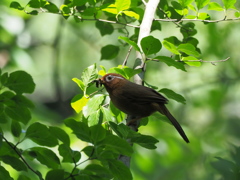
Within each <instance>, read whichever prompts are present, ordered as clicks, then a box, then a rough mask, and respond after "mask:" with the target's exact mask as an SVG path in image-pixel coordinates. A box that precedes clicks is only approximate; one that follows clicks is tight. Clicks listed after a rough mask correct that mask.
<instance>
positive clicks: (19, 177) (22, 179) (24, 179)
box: [17, 174, 31, 180]
mask: <svg viewBox="0 0 240 180" xmlns="http://www.w3.org/2000/svg"><path fill="white" fill-rule="evenodd" d="M17 180H31V179H30V178H29V177H27V176H25V175H23V174H20V175H19V176H18V179H17Z"/></svg>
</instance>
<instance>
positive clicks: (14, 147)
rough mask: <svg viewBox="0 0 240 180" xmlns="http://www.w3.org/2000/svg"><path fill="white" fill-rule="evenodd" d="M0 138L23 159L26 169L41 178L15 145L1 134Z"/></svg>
mask: <svg viewBox="0 0 240 180" xmlns="http://www.w3.org/2000/svg"><path fill="white" fill-rule="evenodd" d="M1 136H2V138H3V139H4V141H5V142H6V143H7V144H8V145H9V146H10V147H11V148H12V149H13V150H14V151H15V152H16V154H17V155H18V156H19V158H20V159H21V160H22V161H23V163H24V164H25V165H26V166H27V167H28V169H30V170H31V171H32V172H33V173H34V174H36V175H37V176H38V177H39V179H42V177H41V174H39V172H37V171H35V170H34V169H33V168H32V167H31V166H30V165H29V164H28V162H27V161H26V160H25V159H24V158H23V157H22V154H21V153H20V152H18V150H17V147H16V146H13V145H12V144H11V143H10V142H9V141H8V140H7V139H6V138H5V137H4V136H3V134H1ZM42 180H43V179H42Z"/></svg>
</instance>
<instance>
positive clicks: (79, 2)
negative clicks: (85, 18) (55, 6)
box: [72, 0, 87, 6]
mask: <svg viewBox="0 0 240 180" xmlns="http://www.w3.org/2000/svg"><path fill="white" fill-rule="evenodd" d="M86 2H87V0H81V1H79V0H72V3H73V6H82V5H84V4H86Z"/></svg>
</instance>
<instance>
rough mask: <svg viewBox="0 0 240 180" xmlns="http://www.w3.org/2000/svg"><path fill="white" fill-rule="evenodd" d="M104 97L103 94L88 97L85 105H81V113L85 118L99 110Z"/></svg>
mask: <svg viewBox="0 0 240 180" xmlns="http://www.w3.org/2000/svg"><path fill="white" fill-rule="evenodd" d="M104 99H105V96H104V95H102V94H97V95H95V96H93V97H92V98H90V100H89V101H88V102H87V105H86V106H84V107H83V115H84V116H85V117H86V118H87V117H88V116H90V115H91V114H93V113H95V112H96V111H97V110H99V109H100V106H101V104H102V102H103V100H104Z"/></svg>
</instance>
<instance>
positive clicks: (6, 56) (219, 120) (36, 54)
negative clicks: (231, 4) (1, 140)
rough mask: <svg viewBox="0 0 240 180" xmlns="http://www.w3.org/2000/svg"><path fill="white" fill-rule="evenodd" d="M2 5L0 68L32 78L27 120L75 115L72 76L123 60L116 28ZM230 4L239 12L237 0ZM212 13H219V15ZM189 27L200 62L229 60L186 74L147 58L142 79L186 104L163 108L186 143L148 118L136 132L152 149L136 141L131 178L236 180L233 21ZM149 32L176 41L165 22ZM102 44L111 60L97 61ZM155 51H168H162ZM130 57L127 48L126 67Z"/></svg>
mask: <svg viewBox="0 0 240 180" xmlns="http://www.w3.org/2000/svg"><path fill="white" fill-rule="evenodd" d="M19 2H20V3H21V2H22V3H23V4H26V3H27V1H26V0H21V1H19ZM53 2H54V3H56V4H57V5H60V4H61V3H62V2H60V1H58V0H55V1H53ZM9 5H10V1H9V0H1V3H0V66H1V68H3V71H5V72H6V71H7V72H12V71H14V70H18V69H21V70H25V71H27V72H28V73H30V74H31V75H32V76H33V79H34V81H35V83H36V90H35V92H34V93H33V94H32V95H30V98H31V99H32V100H33V101H34V103H35V105H36V108H35V109H34V114H33V119H34V120H35V121H42V122H44V123H47V124H58V125H60V126H61V125H62V124H63V120H64V119H65V118H66V117H69V116H72V115H74V112H73V110H72V108H71V107H70V101H71V98H72V97H73V96H74V95H76V94H77V93H79V88H78V87H77V86H76V84H75V83H74V82H73V81H72V80H71V79H72V78H74V77H78V78H79V77H80V75H81V73H82V71H83V69H85V68H86V67H88V66H90V65H91V64H93V63H97V65H98V66H99V65H103V66H105V67H106V69H108V68H110V67H113V66H117V65H119V64H122V62H123V60H124V58H125V56H126V53H127V51H128V48H129V46H126V47H125V46H122V45H121V43H120V41H119V40H118V36H119V35H121V34H120V33H119V32H118V30H119V29H118V28H120V26H118V25H116V26H114V28H115V31H114V33H113V34H111V35H106V36H101V34H100V32H99V31H98V30H97V29H96V27H95V22H94V21H84V22H81V23H76V22H75V21H74V20H73V19H71V18H69V19H68V20H65V19H64V18H63V17H61V16H59V15H53V14H48V13H42V14H39V15H37V16H31V15H27V14H25V13H24V12H22V11H17V10H15V9H10V8H9ZM236 5H237V6H238V8H239V9H240V5H239V2H238V4H236ZM214 17H215V18H216V19H221V18H223V17H222V14H221V13H215V14H214ZM195 25H196V29H197V31H198V32H197V34H196V36H195V37H196V38H197V39H198V41H199V45H198V47H199V48H200V49H201V52H202V55H203V56H202V59H203V60H206V61H216V60H221V59H225V58H227V57H230V60H228V61H226V62H220V63H216V64H211V63H202V65H201V67H187V72H183V71H179V70H177V69H175V68H173V67H168V66H166V65H165V64H163V63H157V62H151V63H148V65H147V71H146V77H145V80H146V82H148V83H149V84H152V85H155V86H158V87H159V88H169V89H172V90H174V91H175V92H178V93H180V94H182V95H183V96H184V97H185V98H186V100H187V103H186V105H183V104H179V103H176V102H174V101H170V103H169V105H168V107H169V109H170V110H171V112H172V113H173V114H174V115H175V117H176V118H177V119H178V120H179V122H180V123H181V124H182V125H183V127H184V129H185V132H186V133H187V135H188V136H189V139H190V142H191V143H190V144H185V142H184V141H182V139H181V138H179V136H178V134H177V132H176V131H175V129H174V128H172V127H171V126H170V125H169V124H167V123H164V122H162V121H159V120H158V119H157V116H152V117H151V121H149V123H148V125H147V126H143V127H140V129H139V130H140V132H141V133H143V134H149V135H152V136H154V137H156V138H157V139H159V141H160V142H159V143H158V144H157V145H158V148H157V149H156V150H147V149H144V148H142V147H140V146H137V145H136V146H135V153H134V156H133V158H132V162H131V167H132V172H133V176H134V179H137V180H147V179H151V180H160V179H161V180H176V179H178V180H193V179H194V180H203V179H204V180H213V179H216V180H218V179H240V148H239V145H240V131H239V127H240V121H239V118H240V101H239V100H240V65H239V49H240V34H239V29H240V23H239V21H228V22H219V23H209V24H204V23H202V22H195ZM128 30H129V31H130V32H131V31H133V30H134V29H133V28H131V27H128ZM152 34H153V35H154V36H155V37H156V38H159V39H160V40H161V41H162V40H163V39H164V38H166V37H169V36H177V37H179V38H180V39H181V38H182V37H181V34H180V32H179V28H177V27H176V25H175V24H174V23H171V22H161V31H156V32H155V31H153V32H152ZM107 44H114V45H117V46H119V47H120V53H119V55H118V56H117V58H115V59H114V60H101V61H100V58H101V53H100V51H101V48H102V47H103V46H105V45H107ZM161 53H162V54H163V55H166V56H167V55H168V54H169V52H168V51H167V50H164V49H163V50H162V51H161ZM169 55H170V54H169ZM134 58H135V54H134V53H131V55H130V59H131V61H129V64H128V65H129V66H130V67H132V65H133V62H134ZM99 69H100V68H99ZM5 128H7V127H5ZM24 146H28V144H24ZM79 146H82V144H79V143H78V142H75V143H74V148H75V149H77V148H79ZM81 148H82V147H81Z"/></svg>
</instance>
